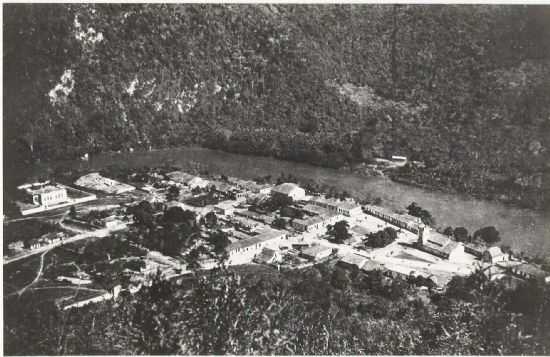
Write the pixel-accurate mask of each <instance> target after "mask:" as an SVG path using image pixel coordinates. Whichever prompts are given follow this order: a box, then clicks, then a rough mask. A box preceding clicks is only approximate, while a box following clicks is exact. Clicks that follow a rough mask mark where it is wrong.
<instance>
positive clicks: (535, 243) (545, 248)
mask: <svg viewBox="0 0 550 357" xmlns="http://www.w3.org/2000/svg"><path fill="white" fill-rule="evenodd" d="M163 163H169V164H172V165H175V166H178V167H182V168H187V167H189V165H195V166H196V165H200V167H201V168H202V169H206V170H208V171H209V172H210V173H218V174H222V173H223V174H225V175H228V176H236V177H241V178H246V179H252V178H255V177H258V176H264V175H271V176H273V177H278V176H279V175H280V174H281V173H285V174H288V173H291V174H292V175H294V176H296V177H298V178H309V179H315V180H316V181H317V182H319V183H321V184H327V185H330V186H335V187H338V188H339V190H346V191H348V192H349V193H351V194H352V195H353V196H354V197H358V198H365V197H380V198H381V199H382V205H384V206H388V207H391V208H393V209H405V207H406V206H408V205H409V204H410V203H411V202H413V201H414V202H417V203H418V204H419V205H420V206H422V207H423V208H425V209H427V210H428V211H430V212H431V213H432V216H433V217H434V218H435V219H436V223H437V225H438V226H442V227H445V226H452V227H458V226H462V227H466V228H467V229H468V231H470V232H473V231H474V230H476V229H478V228H481V227H484V226H489V225H492V226H495V227H496V229H497V230H498V231H499V232H500V235H501V238H502V243H503V244H507V245H510V246H511V247H512V248H513V249H514V250H516V251H518V252H519V251H523V252H525V253H527V254H529V255H533V256H534V255H538V254H546V255H548V254H550V220H549V218H550V217H549V213H550V212H548V211H546V212H543V211H534V210H530V209H525V208H518V207H514V206H510V205H506V204H503V203H500V202H493V201H486V200H481V199H476V198H471V197H468V196H463V195H458V194H448V193H443V192H440V191H430V190H426V189H423V188H419V187H414V186H408V185H405V184H400V183H397V182H393V181H391V180H389V179H388V178H384V177H364V176H361V175H358V174H352V173H349V172H342V171H339V170H334V169H329V168H322V167H316V166H312V165H307V164H302V163H295V162H289V161H282V160H277V159H273V158H266V157H256V156H245V155H238V154H231V153H226V152H221V151H216V150H209V149H204V148H198V147H188V148H177V149H167V150H154V151H148V152H133V153H106V154H100V155H95V156H92V157H91V158H90V161H89V162H81V161H79V162H72V163H70V165H71V166H73V167H79V168H82V169H90V170H99V169H101V168H104V167H106V166H109V165H111V164H119V165H121V166H127V167H142V166H149V167H155V166H159V165H162V164H163ZM64 165H67V163H66V162H65V163H64ZM47 169H49V170H51V167H49V166H47V165H45V164H42V165H36V166H35V167H34V168H33V173H34V174H37V172H42V173H43V172H44V170H47Z"/></svg>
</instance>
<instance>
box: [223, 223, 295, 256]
mask: <svg viewBox="0 0 550 357" xmlns="http://www.w3.org/2000/svg"><path fill="white" fill-rule="evenodd" d="M284 234H285V232H283V231H279V230H277V229H271V228H266V229H265V230H262V231H261V232H259V234H258V235H256V236H253V237H251V238H249V239H243V240H240V241H237V242H234V243H231V244H230V245H229V247H228V250H230V251H232V250H235V249H240V248H247V247H251V246H253V245H256V244H258V243H263V242H267V241H270V240H273V239H277V238H280V237H282V236H283V235H284Z"/></svg>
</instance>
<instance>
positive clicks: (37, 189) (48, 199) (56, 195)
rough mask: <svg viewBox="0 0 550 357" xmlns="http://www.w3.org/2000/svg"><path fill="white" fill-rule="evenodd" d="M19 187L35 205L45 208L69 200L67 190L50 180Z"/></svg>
mask: <svg viewBox="0 0 550 357" xmlns="http://www.w3.org/2000/svg"><path fill="white" fill-rule="evenodd" d="M18 189H20V190H23V191H25V193H26V194H27V195H28V197H29V200H32V203H33V204H34V205H37V206H43V207H45V208H47V207H48V206H54V205H57V204H59V203H63V202H67V201H68V197H67V190H66V189H65V188H64V187H61V186H59V185H56V184H50V183H49V181H46V182H39V183H33V184H27V185H21V186H19V187H18Z"/></svg>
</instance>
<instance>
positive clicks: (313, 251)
mask: <svg viewBox="0 0 550 357" xmlns="http://www.w3.org/2000/svg"><path fill="white" fill-rule="evenodd" d="M327 250H331V248H329V247H325V246H324V245H312V246H311V247H308V248H304V250H302V253H303V254H306V255H311V256H315V255H317V254H319V253H322V252H326V251H327Z"/></svg>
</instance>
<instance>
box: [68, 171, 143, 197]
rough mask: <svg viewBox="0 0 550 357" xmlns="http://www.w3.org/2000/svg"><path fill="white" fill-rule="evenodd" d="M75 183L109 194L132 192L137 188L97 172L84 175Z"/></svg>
mask: <svg viewBox="0 0 550 357" xmlns="http://www.w3.org/2000/svg"><path fill="white" fill-rule="evenodd" d="M75 185H77V186H80V187H85V188H88V189H92V190H95V191H102V192H105V193H108V194H117V195H118V194H121V193H125V192H131V191H133V190H135V189H136V188H135V187H134V186H131V185H128V184H126V183H122V182H118V181H116V180H113V179H110V178H107V177H103V176H101V175H100V174H99V173H97V172H92V173H90V174H87V175H84V176H82V177H80V178H79V179H78V180H76V181H75Z"/></svg>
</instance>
